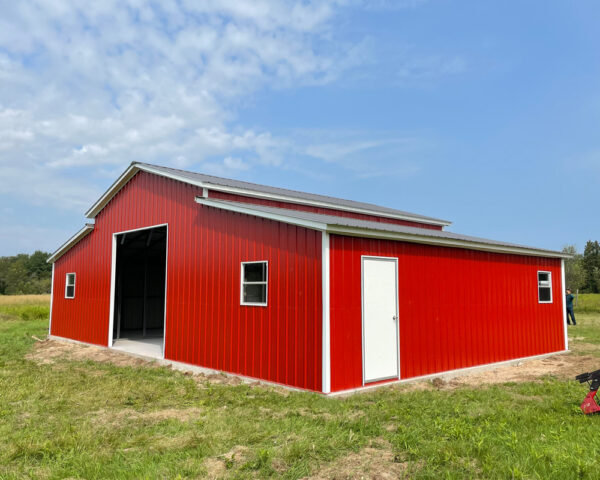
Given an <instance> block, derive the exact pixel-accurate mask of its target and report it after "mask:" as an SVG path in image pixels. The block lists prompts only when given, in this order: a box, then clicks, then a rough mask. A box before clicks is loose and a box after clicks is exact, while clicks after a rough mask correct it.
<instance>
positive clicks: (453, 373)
mask: <svg viewBox="0 0 600 480" xmlns="http://www.w3.org/2000/svg"><path fill="white" fill-rule="evenodd" d="M565 353H571V352H569V351H568V350H560V351H558V352H551V353H543V354H541V355H533V356H531V357H521V358H514V359H511V360H503V361H501V362H495V363H486V364H483V365H474V366H472V367H465V368H457V369H456V370H446V371H444V372H438V373H430V374H428V375H421V376H419V377H411V378H405V379H400V380H392V381H389V382H383V383H378V384H376V385H365V386H364V387H357V388H350V389H348V390H340V391H338V392H332V393H330V394H329V395H328V396H329V397H337V396H343V395H351V394H353V393H361V392H367V391H369V390H374V389H376V388H384V387H389V386H390V385H397V384H399V383H414V382H422V381H424V380H432V379H434V378H442V379H445V380H449V379H452V378H457V377H465V376H467V375H471V374H472V373H477V372H485V371H489V370H495V369H496V368H500V367H507V366H510V365H516V364H518V363H521V362H526V361H529V360H541V359H543V358H548V357H551V356H553V355H561V354H565Z"/></svg>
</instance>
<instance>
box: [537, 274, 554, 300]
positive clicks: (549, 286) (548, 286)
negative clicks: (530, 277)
mask: <svg viewBox="0 0 600 480" xmlns="http://www.w3.org/2000/svg"><path fill="white" fill-rule="evenodd" d="M540 273H547V274H548V285H541V284H540ZM540 287H543V288H550V300H540ZM537 289H538V303H552V301H553V300H554V299H553V296H552V272H548V271H546V270H538V272H537Z"/></svg>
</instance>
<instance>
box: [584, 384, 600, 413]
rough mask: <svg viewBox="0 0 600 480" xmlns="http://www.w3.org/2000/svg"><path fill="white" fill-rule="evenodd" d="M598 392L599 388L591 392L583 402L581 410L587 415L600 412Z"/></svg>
mask: <svg viewBox="0 0 600 480" xmlns="http://www.w3.org/2000/svg"><path fill="white" fill-rule="evenodd" d="M596 393H598V390H594V391H592V392H589V393H588V394H587V395H586V396H585V399H584V400H583V402H582V403H581V411H582V412H583V413H585V414H586V415H592V414H594V413H599V412H600V406H598V404H597V403H596V398H595V397H596Z"/></svg>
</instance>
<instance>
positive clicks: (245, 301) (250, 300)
mask: <svg viewBox="0 0 600 480" xmlns="http://www.w3.org/2000/svg"><path fill="white" fill-rule="evenodd" d="M267 281H268V274H267V262H248V263H242V298H241V303H242V305H261V306H265V305H266V304H267Z"/></svg>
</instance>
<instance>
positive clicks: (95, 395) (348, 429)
mask: <svg viewBox="0 0 600 480" xmlns="http://www.w3.org/2000/svg"><path fill="white" fill-rule="evenodd" d="M47 315H48V305H47V303H46V299H43V300H42V301H41V302H37V303H36V302H35V301H31V302H29V303H28V304H19V303H14V302H13V304H6V303H0V478H1V479H21V478H86V479H97V478H98V479H99V478H131V479H139V478H205V477H227V478H254V477H260V478H262V477H273V478H301V477H304V476H309V475H319V476H320V477H321V478H328V477H337V478H348V477H351V478H369V477H373V476H379V478H402V477H404V478H419V479H421V478H423V479H425V478H427V479H440V478H444V479H463V478H498V479H511V478H527V479H529V478H532V479H538V478H539V479H549V478H557V479H582V478H588V479H596V478H599V476H600V460H599V459H600V442H598V434H599V432H600V416H597V417H584V416H583V415H582V414H581V412H580V410H579V407H578V405H579V403H580V402H581V400H582V399H583V397H584V395H585V394H586V387H584V386H582V385H579V384H578V383H576V382H575V381H573V380H565V379H557V378H553V377H552V376H547V377H544V378H542V379H540V380H539V381H536V382H526V383H514V382H513V383H509V384H503V385H492V386H487V387H481V388H473V387H464V388H462V387H461V388H455V389H447V390H444V389H442V390H438V389H436V388H433V387H431V386H430V387H427V385H424V386H423V388H414V387H410V386H407V387H402V388H394V389H391V388H384V389H380V390H377V391H373V392H370V393H364V394H360V395H354V396H351V397H347V398H343V399H340V398H323V397H321V396H319V395H316V394H310V393H289V394H288V393H286V392H282V391H281V390H279V389H273V388H267V387H257V386H253V385H246V384H240V385H218V384H213V383H210V382H208V381H199V380H198V378H195V377H193V376H190V375H185V374H183V373H180V372H175V371H172V370H170V369H167V368H162V367H161V368H158V367H156V368H149V367H148V366H139V367H131V366H126V367H118V366H115V365H112V364H110V363H97V362H93V361H89V360H87V361H76V360H67V359H61V360H60V361H58V362H55V363H49V364H39V363H36V362H34V361H32V360H29V359H27V358H26V355H27V354H28V353H29V352H31V351H32V349H33V344H34V343H35V340H34V339H33V338H32V336H37V337H39V338H42V337H44V335H45V334H46V332H47V323H48V322H47ZM578 322H579V323H580V325H578V326H577V327H570V328H577V330H576V331H575V330H570V334H571V335H575V338H577V339H578V340H573V342H572V343H573V344H574V345H575V346H576V345H577V342H582V343H583V344H587V345H589V344H590V343H596V344H599V345H600V335H599V332H600V315H598V314H590V313H586V314H581V315H579V318H578ZM574 332H575V333H574ZM578 358H583V357H578ZM592 360H593V358H592ZM598 368H600V356H599V357H598ZM386 472H387V473H391V474H392V477H382V474H384V473H386Z"/></svg>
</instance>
